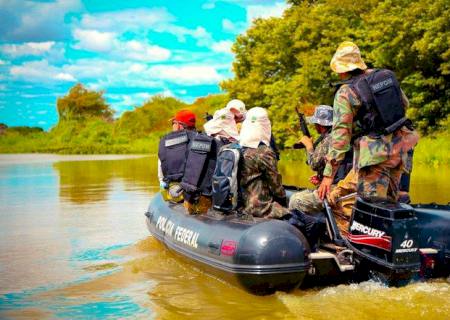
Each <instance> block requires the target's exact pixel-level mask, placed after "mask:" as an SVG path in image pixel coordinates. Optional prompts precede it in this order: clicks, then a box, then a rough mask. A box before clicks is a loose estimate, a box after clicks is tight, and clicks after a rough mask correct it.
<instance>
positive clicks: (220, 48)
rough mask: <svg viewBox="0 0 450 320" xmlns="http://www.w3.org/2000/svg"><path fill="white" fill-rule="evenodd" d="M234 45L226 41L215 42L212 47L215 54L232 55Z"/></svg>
mask: <svg viewBox="0 0 450 320" xmlns="http://www.w3.org/2000/svg"><path fill="white" fill-rule="evenodd" d="M232 45H233V41H229V40H224V41H219V42H215V43H213V45H212V47H211V48H212V49H213V51H214V52H220V53H231V46H232Z"/></svg>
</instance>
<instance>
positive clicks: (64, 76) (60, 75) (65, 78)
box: [55, 72, 77, 82]
mask: <svg viewBox="0 0 450 320" xmlns="http://www.w3.org/2000/svg"><path fill="white" fill-rule="evenodd" d="M55 79H57V80H63V81H72V82H75V81H77V79H75V78H74V76H73V75H71V74H70V73H64V72H60V73H58V74H57V75H56V76H55Z"/></svg>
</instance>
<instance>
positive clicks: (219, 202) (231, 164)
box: [212, 143, 242, 212]
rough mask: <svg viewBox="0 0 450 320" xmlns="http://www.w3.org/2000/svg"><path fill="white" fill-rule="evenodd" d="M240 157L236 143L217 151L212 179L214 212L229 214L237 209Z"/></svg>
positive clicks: (238, 146) (240, 151) (239, 150)
mask: <svg viewBox="0 0 450 320" xmlns="http://www.w3.org/2000/svg"><path fill="white" fill-rule="evenodd" d="M241 157H242V149H241V146H240V145H239V144H237V143H233V144H229V145H225V146H223V147H222V148H221V149H220V151H219V154H218V156H217V162H216V168H215V170H214V175H213V178H212V202H213V208H214V209H216V210H219V211H222V212H230V211H233V210H235V209H237V207H238V203H239V193H240V192H239V179H238V169H239V162H240V160H241Z"/></svg>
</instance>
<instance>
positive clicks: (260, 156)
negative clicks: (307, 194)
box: [239, 107, 289, 218]
mask: <svg viewBox="0 0 450 320" xmlns="http://www.w3.org/2000/svg"><path fill="white" fill-rule="evenodd" d="M271 132H272V130H271V123H270V120H269V117H268V114H267V111H266V109H264V108H260V107H255V108H252V109H250V110H249V111H248V112H247V116H246V118H245V120H244V122H243V123H242V128H241V132H240V140H239V143H240V145H241V147H242V165H241V168H240V186H241V190H242V197H243V202H244V208H243V211H244V213H246V214H249V215H252V216H255V217H264V218H282V217H283V216H286V215H288V214H289V210H288V209H287V208H286V207H285V206H286V202H287V200H286V192H285V190H284V188H283V184H282V182H281V175H280V173H279V172H278V169H277V157H276V154H275V152H274V151H273V150H272V148H271V147H270V136H271Z"/></svg>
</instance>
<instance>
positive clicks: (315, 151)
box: [289, 105, 356, 225]
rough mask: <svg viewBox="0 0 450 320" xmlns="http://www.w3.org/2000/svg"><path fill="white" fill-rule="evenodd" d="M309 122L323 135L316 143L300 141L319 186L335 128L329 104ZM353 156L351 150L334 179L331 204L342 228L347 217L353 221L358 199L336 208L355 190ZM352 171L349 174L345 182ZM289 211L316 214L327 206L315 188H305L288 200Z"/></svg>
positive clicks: (305, 139) (319, 108)
mask: <svg viewBox="0 0 450 320" xmlns="http://www.w3.org/2000/svg"><path fill="white" fill-rule="evenodd" d="M307 121H308V122H309V123H311V124H314V126H315V129H316V131H317V133H319V134H320V136H319V138H318V139H317V140H316V141H315V142H314V143H313V141H312V139H311V138H310V137H307V136H303V137H302V139H301V140H300V142H301V143H303V145H304V146H305V149H306V152H307V164H308V165H309V166H310V167H311V169H312V170H313V171H315V172H316V174H315V175H313V176H312V177H311V178H310V182H311V183H312V184H314V185H316V186H318V185H319V184H320V182H321V180H322V178H323V170H324V168H325V164H326V155H327V154H328V151H329V149H330V145H331V135H330V131H331V128H332V125H333V108H332V107H331V106H327V105H319V106H317V107H316V108H315V110H314V115H313V116H312V117H308V118H307ZM351 156H352V151H351V150H350V151H349V152H348V154H347V157H346V159H345V161H343V163H342V164H341V167H340V168H339V170H338V173H337V174H336V176H335V179H334V189H333V192H331V193H330V194H329V197H328V198H329V201H330V203H331V204H333V205H334V206H333V207H334V208H333V209H336V210H335V212H336V213H337V217H338V219H337V220H338V224H339V225H343V224H344V225H345V221H348V218H350V214H351V205H352V204H353V202H354V200H355V197H352V198H350V199H347V200H345V201H342V202H341V203H339V204H340V206H339V207H338V206H337V204H338V203H336V202H337V201H336V199H337V198H338V197H342V196H344V195H347V194H351V193H354V192H355V191H356V174H355V172H354V171H350V169H351V165H352V159H351V158H352V157H351ZM349 171H350V174H348V176H347V177H346V178H345V179H344V180H342V179H343V178H344V177H345V176H346V175H347V173H348V172H349ZM341 180H342V181H341ZM289 209H291V210H292V209H297V210H299V211H302V212H305V213H308V214H312V215H314V214H317V213H320V212H322V211H323V210H324V205H323V201H322V200H321V199H320V198H319V196H318V194H317V190H316V189H315V190H312V189H305V190H303V191H300V192H297V193H295V194H293V195H292V196H291V198H290V201H289ZM342 215H343V216H342ZM339 222H340V223H339Z"/></svg>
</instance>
